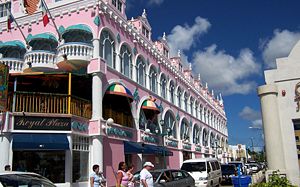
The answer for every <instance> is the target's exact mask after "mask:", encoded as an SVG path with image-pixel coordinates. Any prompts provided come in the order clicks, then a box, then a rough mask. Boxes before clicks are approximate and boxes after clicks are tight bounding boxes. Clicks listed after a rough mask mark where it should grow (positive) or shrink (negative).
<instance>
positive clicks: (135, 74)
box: [131, 65, 137, 82]
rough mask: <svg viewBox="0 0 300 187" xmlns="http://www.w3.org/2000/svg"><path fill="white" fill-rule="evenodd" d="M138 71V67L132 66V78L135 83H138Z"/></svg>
mask: <svg viewBox="0 0 300 187" xmlns="http://www.w3.org/2000/svg"><path fill="white" fill-rule="evenodd" d="M136 72H137V70H136V65H132V75H131V78H132V80H133V81H135V82H137V73H136Z"/></svg>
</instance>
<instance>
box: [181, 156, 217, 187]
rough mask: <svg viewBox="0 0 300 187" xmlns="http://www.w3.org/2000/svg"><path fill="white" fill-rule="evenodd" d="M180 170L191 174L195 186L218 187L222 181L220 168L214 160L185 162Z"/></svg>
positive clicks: (202, 159) (199, 159) (204, 159)
mask: <svg viewBox="0 0 300 187" xmlns="http://www.w3.org/2000/svg"><path fill="white" fill-rule="evenodd" d="M181 169H182V170H185V171H187V172H189V174H191V176H192V177H193V178H194V179H195V185H196V186H219V185H220V183H221V181H222V174H221V166H220V163H219V161H218V160H217V159H215V158H197V159H190V160H185V161H184V162H183V164H182V166H181Z"/></svg>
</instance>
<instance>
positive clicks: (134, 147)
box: [124, 141, 144, 154]
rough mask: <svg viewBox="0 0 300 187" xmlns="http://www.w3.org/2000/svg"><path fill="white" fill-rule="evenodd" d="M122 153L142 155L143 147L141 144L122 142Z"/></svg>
mask: <svg viewBox="0 0 300 187" xmlns="http://www.w3.org/2000/svg"><path fill="white" fill-rule="evenodd" d="M124 152H125V153H126V154H132V153H136V154H138V153H143V152H144V147H143V146H142V144H139V143H136V142H129V141H124Z"/></svg>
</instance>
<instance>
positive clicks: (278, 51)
mask: <svg viewBox="0 0 300 187" xmlns="http://www.w3.org/2000/svg"><path fill="white" fill-rule="evenodd" d="M273 34H274V35H273V37H272V38H271V39H269V40H262V41H261V46H260V47H261V49H262V56H263V60H264V63H265V66H266V68H268V69H270V68H274V67H276V64H275V59H276V58H279V57H287V56H288V55H289V53H290V52H291V50H292V48H293V47H294V45H295V44H296V42H297V41H298V40H299V39H300V33H299V32H291V31H288V30H282V31H281V30H278V29H276V30H274V33H273Z"/></svg>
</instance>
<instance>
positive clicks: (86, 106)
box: [8, 92, 92, 119]
mask: <svg viewBox="0 0 300 187" xmlns="http://www.w3.org/2000/svg"><path fill="white" fill-rule="evenodd" d="M13 101H15V102H13ZM8 110H9V111H12V112H29V113H48V114H51V113H52V114H72V115H76V116H79V117H84V118H88V119H90V118H91V116H92V104H91V101H88V100H85V99H82V98H79V97H76V96H72V95H67V94H56V93H55V94H54V93H36V92H15V93H14V94H12V95H10V96H9V99H8Z"/></svg>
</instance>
